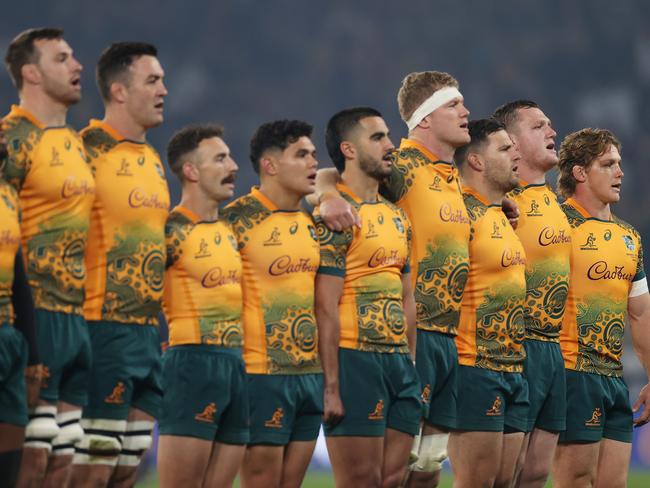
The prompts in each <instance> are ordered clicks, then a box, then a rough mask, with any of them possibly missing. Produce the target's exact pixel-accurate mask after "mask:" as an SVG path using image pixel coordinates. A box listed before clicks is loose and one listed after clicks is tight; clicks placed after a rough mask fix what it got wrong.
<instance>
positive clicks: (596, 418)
mask: <svg viewBox="0 0 650 488" xmlns="http://www.w3.org/2000/svg"><path fill="white" fill-rule="evenodd" d="M602 415H603V414H602V412H601V411H600V407H596V408H594V413H592V414H591V418H590V419H589V420H587V421H586V422H585V425H586V426H587V427H600V417H602Z"/></svg>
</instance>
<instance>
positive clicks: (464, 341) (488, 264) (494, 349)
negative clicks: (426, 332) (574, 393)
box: [449, 119, 528, 487]
mask: <svg viewBox="0 0 650 488" xmlns="http://www.w3.org/2000/svg"><path fill="white" fill-rule="evenodd" d="M469 134H470V136H471V142H470V143H469V144H468V145H466V146H464V147H462V148H460V149H459V150H458V151H457V152H456V162H457V163H458V166H459V168H460V172H461V175H462V179H463V195H464V199H465V205H466V206H467V211H468V213H469V217H470V220H471V237H470V243H469V255H470V269H469V277H468V280H467V285H466V286H465V292H464V294H463V300H462V303H461V314H460V324H459V327H458V335H457V336H456V339H455V340H456V345H457V347H458V360H459V364H460V366H459V372H458V380H459V381H458V385H459V387H458V410H457V417H458V420H457V425H456V430H454V431H453V432H452V434H451V436H450V439H449V458H450V461H451V465H452V469H453V472H454V486H457V487H481V486H484V487H491V486H503V487H509V486H511V483H512V481H513V478H514V473H515V465H516V461H517V458H518V454H519V450H520V449H521V443H522V441H523V438H524V432H525V431H526V428H527V425H528V389H527V385H526V381H525V379H524V378H523V376H522V374H521V372H522V369H523V360H524V356H525V352H524V351H523V347H522V342H523V338H524V317H523V309H524V300H525V296H526V279H525V265H526V259H525V253H524V249H523V246H522V244H521V242H520V241H519V238H518V237H517V235H516V234H515V232H514V230H513V229H512V227H511V225H510V223H509V222H508V220H507V219H506V218H505V216H504V215H503V213H502V211H501V202H502V200H503V197H504V195H505V194H506V193H507V192H509V191H511V190H512V189H514V188H515V187H516V186H517V184H518V180H519V175H518V173H517V167H518V164H519V153H518V152H517V149H516V148H515V146H514V144H513V143H512V141H511V140H510V137H509V136H508V134H507V132H506V131H505V128H504V127H503V125H502V124H501V123H499V122H498V121H496V120H494V119H481V120H476V121H472V122H470V124H469ZM504 432H509V433H510V440H509V442H507V443H506V442H504Z"/></svg>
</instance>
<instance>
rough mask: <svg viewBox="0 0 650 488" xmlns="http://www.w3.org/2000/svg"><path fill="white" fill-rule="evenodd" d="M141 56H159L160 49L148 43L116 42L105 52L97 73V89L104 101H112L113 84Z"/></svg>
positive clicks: (99, 62) (100, 59)
mask: <svg viewBox="0 0 650 488" xmlns="http://www.w3.org/2000/svg"><path fill="white" fill-rule="evenodd" d="M140 56H154V57H155V56H158V49H156V47H155V46H154V45H153V44H148V43H146V42H116V43H114V44H111V45H110V46H108V47H107V48H106V49H105V50H104V52H103V53H102V55H101V56H100V57H99V61H97V70H96V73H95V76H96V79H97V88H98V89H99V94H100V95H101V96H102V99H103V100H104V101H109V100H110V99H111V84H112V83H113V82H114V81H115V79H116V78H118V77H120V76H122V75H123V74H124V73H125V72H126V71H127V70H128V69H129V67H130V66H131V64H133V61H135V60H136V59H137V58H139V57H140Z"/></svg>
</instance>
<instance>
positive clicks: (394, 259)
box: [368, 247, 406, 268]
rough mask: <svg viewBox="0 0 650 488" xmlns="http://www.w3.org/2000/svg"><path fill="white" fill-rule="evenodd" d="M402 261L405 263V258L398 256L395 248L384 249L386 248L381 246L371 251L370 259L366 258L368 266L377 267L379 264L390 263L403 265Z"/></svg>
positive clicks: (385, 264) (386, 264)
mask: <svg viewBox="0 0 650 488" xmlns="http://www.w3.org/2000/svg"><path fill="white" fill-rule="evenodd" d="M404 263H406V258H405V257H403V256H400V255H399V251H398V250H397V249H391V250H390V251H386V249H384V248H383V247H380V248H379V249H377V250H376V251H375V252H373V253H372V256H370V259H368V267H369V268H378V267H380V266H392V265H397V266H400V267H403V266H404Z"/></svg>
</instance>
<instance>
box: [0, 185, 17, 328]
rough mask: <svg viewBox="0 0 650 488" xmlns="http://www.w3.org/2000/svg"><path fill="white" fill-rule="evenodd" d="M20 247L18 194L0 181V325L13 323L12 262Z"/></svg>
mask: <svg viewBox="0 0 650 488" xmlns="http://www.w3.org/2000/svg"><path fill="white" fill-rule="evenodd" d="M19 247H20V207H19V204H18V194H17V193H16V190H14V189H13V187H12V186H11V185H9V184H8V183H7V182H6V181H4V180H2V179H0V325H2V324H4V323H13V319H14V310H13V305H12V302H11V293H12V286H13V282H14V261H15V260H16V253H17V252H18V248H19Z"/></svg>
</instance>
